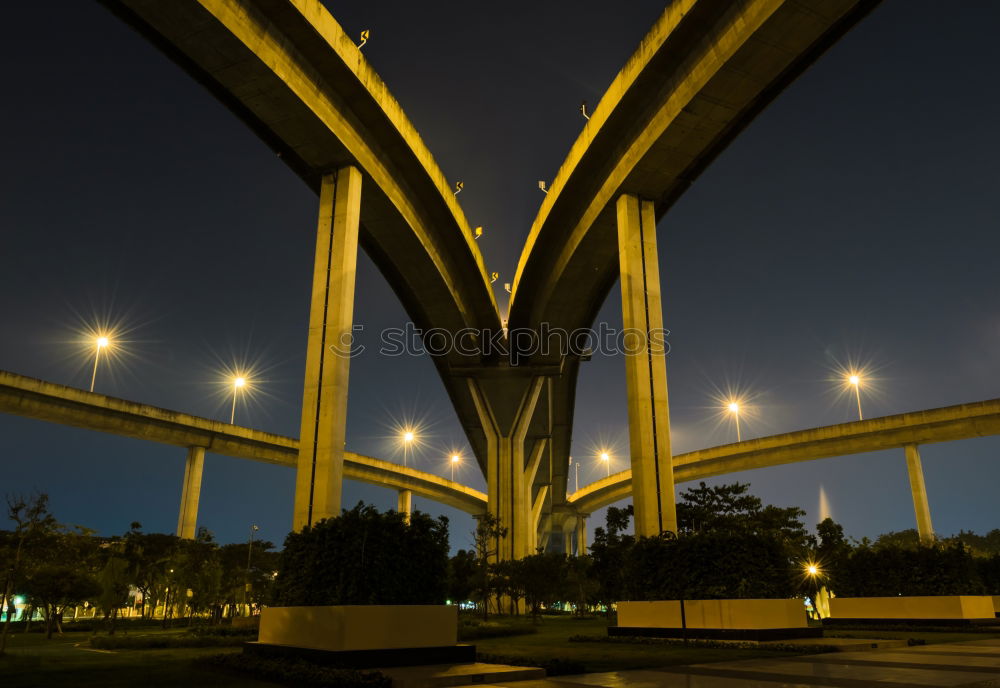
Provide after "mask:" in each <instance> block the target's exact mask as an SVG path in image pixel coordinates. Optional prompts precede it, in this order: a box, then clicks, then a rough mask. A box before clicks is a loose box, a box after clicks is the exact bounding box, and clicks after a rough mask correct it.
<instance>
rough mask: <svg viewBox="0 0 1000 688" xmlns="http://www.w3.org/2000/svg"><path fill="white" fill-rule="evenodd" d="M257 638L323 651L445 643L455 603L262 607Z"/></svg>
mask: <svg viewBox="0 0 1000 688" xmlns="http://www.w3.org/2000/svg"><path fill="white" fill-rule="evenodd" d="M257 641H258V643H261V644H267V645H283V646H288V647H297V648H306V649H312V650H326V651H329V652H345V651H357V650H393V649H409V648H427V647H445V646H451V645H455V644H456V643H457V642H458V607H455V606H445V605H344V606H331V607H265V608H264V609H263V610H262V611H261V614H260V632H259V634H258V636H257Z"/></svg>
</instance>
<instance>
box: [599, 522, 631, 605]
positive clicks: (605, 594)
mask: <svg viewBox="0 0 1000 688" xmlns="http://www.w3.org/2000/svg"><path fill="white" fill-rule="evenodd" d="M632 513H633V509H632V505H631V504H629V505H628V506H627V507H624V508H621V509H619V508H617V507H613V506H612V507H608V512H607V516H606V519H605V523H606V528H600V527H598V528H596V529H595V530H594V542H593V544H592V545H591V547H590V556H591V558H592V560H593V564H592V567H591V575H593V577H594V579H595V580H596V581H597V591H596V597H597V599H598V600H599V601H601V602H603V603H604V605H605V607H606V609H607V613H608V615H609V616H610V614H611V606H612V605H613V604H615V603H616V602H617V601H618V600H623V599H625V597H624V594H625V591H624V587H625V582H624V580H623V578H622V568H623V567H624V565H625V558H626V556H627V554H628V552H629V550H630V549H631V548H632V545H633V544H634V543H635V538H634V537H633V536H631V535H628V534H627V533H626V532H625V531H626V530H628V527H629V520H630V519H631V517H632Z"/></svg>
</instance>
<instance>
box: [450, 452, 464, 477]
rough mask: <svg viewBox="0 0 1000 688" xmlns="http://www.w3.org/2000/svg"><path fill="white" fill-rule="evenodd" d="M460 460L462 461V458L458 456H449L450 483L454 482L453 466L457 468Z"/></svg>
mask: <svg viewBox="0 0 1000 688" xmlns="http://www.w3.org/2000/svg"><path fill="white" fill-rule="evenodd" d="M461 460H462V457H461V456H459V455H458V454H452V455H451V481H452V482H455V466H457V465H458V462H459V461H461Z"/></svg>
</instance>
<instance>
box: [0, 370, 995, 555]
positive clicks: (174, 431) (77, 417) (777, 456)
mask: <svg viewBox="0 0 1000 688" xmlns="http://www.w3.org/2000/svg"><path fill="white" fill-rule="evenodd" d="M0 413H9V414H14V415H19V416H25V417H28V418H34V419H37V420H44V421H48V422H52V423H58V424H60V425H70V426H74V427H80V428H85V429H88V430H96V431H99V432H105V433H109V434H114V435H119V436H123V437H131V438H135V439H140V440H146V441H150V442H158V443H161V444H169V445H173V446H177V447H182V448H185V449H186V450H187V469H186V471H185V478H184V484H183V488H182V494H181V508H180V515H179V518H178V531H177V532H178V535H181V536H182V537H193V536H194V533H195V530H196V522H197V512H198V495H199V493H200V490H201V470H202V465H203V463H204V455H205V453H206V452H209V453H214V454H220V455H223V456H231V457H234V458H238V459H246V460H250V461H262V462H264V463H270V464H275V465H279V466H288V467H290V468H294V467H295V466H296V457H297V456H298V445H299V442H298V440H296V439H294V438H291V437H283V436H281V435H275V434H272V433H268V432H263V431H260V430H254V429H251V428H245V427H240V426H237V425H231V424H228V423H223V422H220V421H215V420H209V419H206V418H201V417H198V416H192V415H188V414H185V413H179V412H177V411H170V410H167V409H162V408H158V407H155V406H150V405H147V404H139V403H136V402H131V401H125V400H123V399H116V398H114V397H109V396H105V395H103V394H95V393H93V392H87V391H84V390H80V389H76V388H74V387H67V386H64V385H57V384H54V383H51V382H44V381H42V380H37V379H35V378H30V377H26V376H23V375H17V374H15V373H10V372H6V371H0ZM992 435H1000V399H991V400H987V401H980V402H974V403H969V404H959V405H957V406H946V407H943V408H936V409H928V410H926V411H914V412H910V413H902V414H898V415H894V416H885V417H882V418H871V419H868V420H863V421H855V422H851V423H841V424H838V425H827V426H823V427H818V428H810V429H808V430H798V431H795V432H788V433H782V434H780V435H771V436H768V437H759V438H756V439H751V440H746V441H743V442H738V443H735V444H726V445H722V446H718V447H710V448H707V449H700V450H698V451H693V452H688V453H686V454H678V455H677V456H675V457H673V463H674V480H675V481H676V482H678V483H681V482H690V481H694V480H704V479H706V478H711V477H716V476H720V475H726V474H729V473H737V472H741V471H748V470H753V469H757V468H766V467H770V466H780V465H784V464H789V463H799V462H802V461H815V460H817V459H827V458H834V457H838V456H849V455H851V454H860V453H865V452H874V451H882V450H887V449H899V448H903V449H904V450H905V454H906V461H907V469H908V473H909V478H910V486H911V491H912V494H913V499H914V509H915V513H916V517H917V525H918V530H919V531H920V534H921V536H922V537H924V538H928V537H933V529H932V526H931V519H930V509H929V506H928V503H927V493H926V489H925V487H924V478H923V471H922V468H921V465H920V455H919V451H918V447H919V445H922V444H932V443H937V442H953V441H957V440H964V439H970V438H974V437H987V436H992ZM344 475H345V477H346V478H348V479H351V480H357V481H359V482H363V483H367V484H371V485H377V486H380V487H385V488H388V489H393V490H397V491H398V492H399V493H400V507H401V510H403V511H409V496H410V495H412V494H416V495H418V496H420V497H425V498H427V499H431V500H434V501H436V502H439V503H441V504H446V505H448V506H451V507H454V508H456V509H460V510H461V511H465V512H466V513H470V514H473V515H476V514H481V513H483V512H485V511H486V509H487V506H488V501H487V495H486V494H484V493H483V492H480V491H478V490H474V489H472V488H470V487H466V486H465V485H462V484H460V483H457V482H454V481H451V480H447V479H445V478H441V477H438V476H436V475H433V474H431V473H427V472H425V471H419V470H416V469H413V468H409V467H404V466H400V465H398V464H395V463H392V462H389V461H384V460H381V459H375V458H371V457H368V456H362V455H360V454H355V453H353V452H346V454H345V462H344ZM631 496H632V471H631V470H626V471H622V472H620V473H616V474H614V475H611V476H609V477H607V478H604V479H602V480H598V481H596V482H594V483H592V484H590V485H588V486H586V487H584V488H582V489H580V490H578V491H576V492H573V493H570V494H569V495H568V499H567V506H566V507H565V511H564V513H565V515H566V516H567V518H568V519H569V520H571V521H572V528H571V529H564V531H563V533H564V538H566V539H568V538H569V536H570V534H571V533H572V532H574V531H575V533H576V537H577V545H576V546H577V550H578V551H581V552H582V551H584V550H585V549H586V543H585V539H584V538H585V536H584V534H585V532H586V524H585V519H586V518H587V516H588V515H589V514H591V513H593V512H594V511H596V510H598V509H600V508H602V507H605V506H608V505H609V504H613V503H615V502H617V501H620V500H623V499H627V498H629V497H631ZM534 526H535V528H536V529H538V528H540V527H541V526H542V523H541V519H540V517H537V516H536V521H535V524H534ZM538 537H539V542H540V543H541V542H543V541H544V540H545V538H546V536H545V534H544V533H539V534H538ZM564 546H566V545H564ZM566 549H567V550H569V551H571V550H572V544H571V543H570V544H569V546H568V547H566Z"/></svg>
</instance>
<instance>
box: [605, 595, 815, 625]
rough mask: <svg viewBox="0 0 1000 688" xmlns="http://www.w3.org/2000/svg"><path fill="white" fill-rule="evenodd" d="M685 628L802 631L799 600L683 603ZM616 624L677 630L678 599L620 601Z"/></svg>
mask: <svg viewBox="0 0 1000 688" xmlns="http://www.w3.org/2000/svg"><path fill="white" fill-rule="evenodd" d="M684 614H685V617H686V620H687V627H688V628H692V629H695V628H726V629H754V630H758V629H766V628H805V627H806V626H807V623H806V612H805V607H803V605H802V600H800V599H797V598H793V599H788V600H685V601H684ZM618 625H619V626H622V627H626V628H680V627H681V603H680V601H679V600H657V601H653V602H619V603H618Z"/></svg>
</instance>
